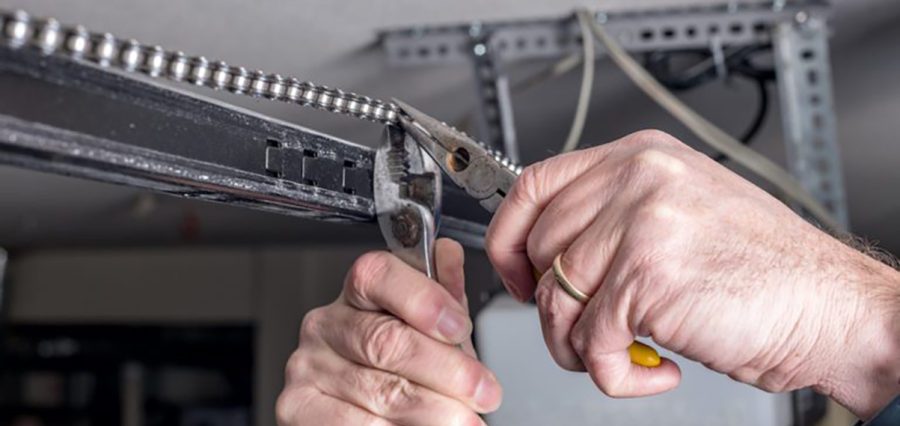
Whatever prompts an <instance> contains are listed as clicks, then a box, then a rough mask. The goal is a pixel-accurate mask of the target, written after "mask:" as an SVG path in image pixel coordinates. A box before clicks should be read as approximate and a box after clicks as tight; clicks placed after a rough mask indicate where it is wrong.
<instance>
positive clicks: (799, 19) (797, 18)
mask: <svg viewBox="0 0 900 426" xmlns="http://www.w3.org/2000/svg"><path fill="white" fill-rule="evenodd" d="M808 20H809V14H808V13H806V12H805V11H802V10H801V11H799V12H797V14H796V15H794V22H796V23H798V24H805V23H806V21H808Z"/></svg>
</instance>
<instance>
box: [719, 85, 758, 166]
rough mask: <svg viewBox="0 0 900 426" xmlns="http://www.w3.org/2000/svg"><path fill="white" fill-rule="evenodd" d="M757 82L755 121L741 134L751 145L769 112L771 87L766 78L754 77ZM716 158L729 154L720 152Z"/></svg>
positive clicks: (745, 141) (722, 159)
mask: <svg viewBox="0 0 900 426" xmlns="http://www.w3.org/2000/svg"><path fill="white" fill-rule="evenodd" d="M747 78H750V79H752V80H753V81H755V82H756V88H757V93H758V99H759V100H758V101H757V105H758V106H757V107H756V115H755V116H754V117H753V121H752V122H750V125H749V126H748V127H747V130H745V131H744V133H743V134H741V137H740V139H739V140H740V141H741V143H743V144H744V145H749V144H750V142H752V141H753V139H754V138H755V137H756V135H757V134H759V131H760V130H762V126H763V123H765V121H766V115H767V113H768V112H769V89H768V86H767V84H766V80H765V79H762V78H752V77H747ZM713 159H714V160H716V161H719V162H722V161H725V160H727V159H728V156H727V155H725V154H722V153H718V154H716V155H715V156H714V157H713Z"/></svg>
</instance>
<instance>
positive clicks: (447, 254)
mask: <svg viewBox="0 0 900 426" xmlns="http://www.w3.org/2000/svg"><path fill="white" fill-rule="evenodd" d="M434 254H435V256H434V257H435V264H436V265H435V269H436V271H437V281H438V282H439V283H440V284H441V286H443V287H444V288H445V289H446V290H447V291H448V292H449V293H450V295H451V296H453V298H454V299H456V301H458V302H459V303H460V305H462V307H463V308H464V309H466V312H468V304H467V303H465V302H466V275H465V269H464V262H465V252H464V251H463V247H462V245H461V244H459V243H458V242H456V241H454V240H451V239H449V238H440V239H438V240H437V242H435V244H434Z"/></svg>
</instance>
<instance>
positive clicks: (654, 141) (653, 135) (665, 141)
mask: <svg viewBox="0 0 900 426" xmlns="http://www.w3.org/2000/svg"><path fill="white" fill-rule="evenodd" d="M628 139H630V140H633V141H637V142H640V143H645V144H649V145H682V142H681V141H680V140H678V138H676V137H674V136H672V135H670V134H669V133H666V132H664V131H662V130H659V129H644V130H639V131H637V132H634V133H632V134H631V135H630V136H629V138H628Z"/></svg>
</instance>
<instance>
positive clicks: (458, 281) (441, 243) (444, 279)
mask: <svg viewBox="0 0 900 426" xmlns="http://www.w3.org/2000/svg"><path fill="white" fill-rule="evenodd" d="M434 252H435V264H436V265H435V269H436V272H437V280H438V283H440V284H441V286H443V287H444V288H445V289H446V290H447V291H448V292H449V293H450V295H451V296H453V298H454V299H456V301H457V302H459V304H460V305H461V306H462V307H463V309H464V310H465V311H466V313H467V314H468V313H469V300H468V298H467V297H466V274H465V267H464V266H465V265H464V262H465V252H464V251H463V247H462V245H460V244H459V243H458V242H456V241H454V240H451V239H449V238H441V239H438V240H437V242H436V243H435V248H434ZM462 349H463V350H464V351H465V352H466V353H467V354H469V355H470V356H473V357H475V356H477V355H476V354H475V347H474V345H472V338H471V335H470V336H469V338H468V339H466V341H465V342H464V343H462Z"/></svg>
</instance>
